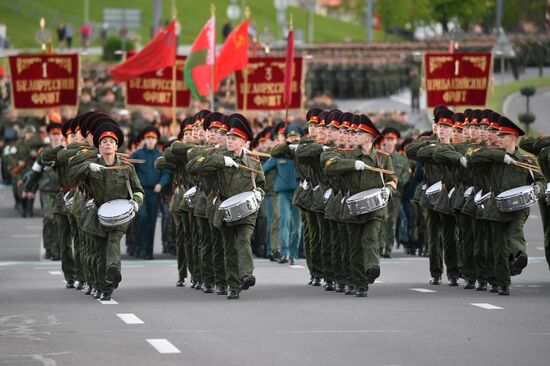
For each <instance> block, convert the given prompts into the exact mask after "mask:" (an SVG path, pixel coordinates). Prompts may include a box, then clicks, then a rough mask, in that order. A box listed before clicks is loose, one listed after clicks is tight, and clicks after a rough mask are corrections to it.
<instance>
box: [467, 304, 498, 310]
mask: <svg viewBox="0 0 550 366" xmlns="http://www.w3.org/2000/svg"><path fill="white" fill-rule="evenodd" d="M471 304H472V305H473V306H477V307H480V308H482V309H486V310H502V309H504V308H501V307H500V306H495V305H491V304H487V303H486V302H472V303H471Z"/></svg>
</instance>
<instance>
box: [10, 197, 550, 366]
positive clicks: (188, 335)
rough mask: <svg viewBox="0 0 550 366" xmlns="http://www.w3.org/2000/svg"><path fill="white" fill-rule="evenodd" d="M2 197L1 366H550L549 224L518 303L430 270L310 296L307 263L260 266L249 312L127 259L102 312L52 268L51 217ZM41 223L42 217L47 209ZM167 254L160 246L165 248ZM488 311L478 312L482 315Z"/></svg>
mask: <svg viewBox="0 0 550 366" xmlns="http://www.w3.org/2000/svg"><path fill="white" fill-rule="evenodd" d="M10 195H11V192H10V191H9V190H5V189H4V190H0V365H47V366H53V365H94V366H95V365H133V366H137V365H155V366H161V365H185V366H189V365H200V366H203V365H227V366H229V365H238V366H243V365H283V364H284V365H289V364H296V365H312V366H313V365H314V366H319V365H442V364H444V365H499V366H504V365H548V362H549V361H548V360H549V359H550V348H549V345H550V312H549V305H550V272H549V270H548V265H547V263H546V261H545V260H544V252H543V250H542V246H543V244H542V231H541V223H540V216H539V215H538V212H537V210H536V209H535V210H533V213H532V216H531V218H530V219H529V220H528V221H527V224H526V227H525V233H526V236H527V239H528V242H529V245H528V254H529V258H530V262H529V265H528V267H527V268H526V270H525V271H524V273H523V274H522V275H521V276H519V277H515V278H513V286H512V288H511V296H509V297H503V296H498V295H494V294H490V293H487V292H485V293H480V292H475V291H471V290H463V289H462V288H461V287H459V288H451V287H448V286H447V285H446V282H445V283H444V285H442V286H430V285H428V283H427V282H428V278H429V272H428V261H427V259H425V258H417V257H407V256H405V255H403V254H402V253H397V254H396V257H395V258H393V259H383V260H382V263H381V268H382V275H381V277H380V279H379V281H378V283H376V284H374V285H373V286H372V287H371V289H370V291H369V296H368V297H367V298H356V297H350V296H345V295H342V294H336V293H334V292H330V293H327V292H325V291H323V289H322V288H314V287H309V286H306V285H305V283H306V280H307V279H308V275H307V271H306V268H305V262H304V261H303V260H300V261H299V262H298V265H297V266H294V267H290V266H287V265H280V264H275V263H270V262H268V261H266V260H261V259H258V260H256V261H255V266H256V271H255V273H256V276H257V284H256V286H255V287H254V288H252V289H251V290H249V291H246V292H243V293H242V294H241V299H240V300H238V301H228V300H226V299H225V297H223V296H217V295H215V294H209V295H206V294H202V293H201V292H199V291H195V290H192V289H190V288H189V287H186V288H176V287H175V286H174V285H175V280H176V268H175V260H174V259H172V258H170V257H161V256H156V257H157V258H169V259H156V260H153V261H141V260H125V261H123V265H122V267H123V282H122V283H121V286H120V288H119V289H118V290H117V291H116V292H115V293H114V295H113V300H114V301H113V302H112V303H110V304H102V303H100V302H99V301H97V300H93V299H91V298H90V297H89V296H85V295H83V294H82V293H81V292H78V291H76V290H68V289H65V288H64V283H63V281H62V276H61V272H60V271H61V268H60V263H59V262H51V261H47V260H41V259H40V257H39V255H40V254H39V253H40V234H41V219H40V218H32V219H22V218H17V217H15V213H14V211H13V203H12V201H11V196H10ZM37 213H38V209H37ZM159 249H160V248H159ZM476 304H477V305H476Z"/></svg>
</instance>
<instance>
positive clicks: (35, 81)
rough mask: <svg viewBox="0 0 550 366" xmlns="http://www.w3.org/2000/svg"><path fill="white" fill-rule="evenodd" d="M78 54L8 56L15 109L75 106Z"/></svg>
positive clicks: (78, 71) (76, 102)
mask: <svg viewBox="0 0 550 366" xmlns="http://www.w3.org/2000/svg"><path fill="white" fill-rule="evenodd" d="M78 57H79V55H78V54H75V55H17V56H10V57H9V63H10V71H11V81H12V96H13V105H14V107H15V108H21V109H27V108H53V107H59V106H65V105H67V106H76V105H77V104H78V93H79V85H78V82H79V78H80V63H79V58H78Z"/></svg>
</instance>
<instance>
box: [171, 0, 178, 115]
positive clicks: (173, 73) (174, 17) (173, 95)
mask: <svg viewBox="0 0 550 366" xmlns="http://www.w3.org/2000/svg"><path fill="white" fill-rule="evenodd" d="M177 18H178V13H177V8H176V5H175V2H174V4H173V7H172V20H173V21H175V22H176V23H177V22H178V20H177ZM177 62H178V45H177V43H176V56H175V58H174V64H173V65H172V123H173V124H175V123H176V122H177V118H176V102H177V96H176V63H177Z"/></svg>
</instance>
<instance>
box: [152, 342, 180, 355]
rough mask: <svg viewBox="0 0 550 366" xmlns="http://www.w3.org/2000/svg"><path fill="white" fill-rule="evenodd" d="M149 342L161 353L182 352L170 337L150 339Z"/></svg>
mask: <svg viewBox="0 0 550 366" xmlns="http://www.w3.org/2000/svg"><path fill="white" fill-rule="evenodd" d="M147 342H149V344H150V345H151V346H153V347H154V348H155V349H156V350H157V351H158V352H159V353H181V352H180V350H179V349H177V348H176V347H175V346H174V345H173V344H172V343H170V342H169V341H168V339H148V340H147Z"/></svg>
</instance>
